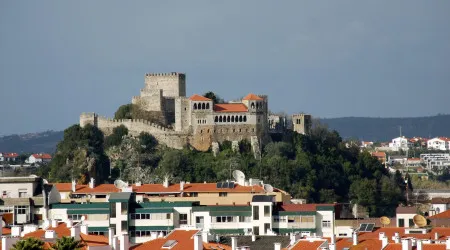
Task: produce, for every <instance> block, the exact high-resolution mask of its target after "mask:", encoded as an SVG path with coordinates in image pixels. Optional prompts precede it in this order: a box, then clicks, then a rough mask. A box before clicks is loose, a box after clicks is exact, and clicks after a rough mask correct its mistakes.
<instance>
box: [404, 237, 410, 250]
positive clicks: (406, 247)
mask: <svg viewBox="0 0 450 250" xmlns="http://www.w3.org/2000/svg"><path fill="white" fill-rule="evenodd" d="M411 249H412V246H411V241H410V240H409V239H402V250H411Z"/></svg>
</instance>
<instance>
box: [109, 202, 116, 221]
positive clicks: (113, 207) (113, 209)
mask: <svg viewBox="0 0 450 250" xmlns="http://www.w3.org/2000/svg"><path fill="white" fill-rule="evenodd" d="M109 211H111V212H110V214H109V217H110V218H116V203H110V210H109Z"/></svg>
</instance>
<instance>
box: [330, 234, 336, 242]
mask: <svg viewBox="0 0 450 250" xmlns="http://www.w3.org/2000/svg"><path fill="white" fill-rule="evenodd" d="M331 243H333V244H336V235H335V234H332V235H331Z"/></svg>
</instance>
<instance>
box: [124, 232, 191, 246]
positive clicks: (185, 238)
mask: <svg viewBox="0 0 450 250" xmlns="http://www.w3.org/2000/svg"><path fill="white" fill-rule="evenodd" d="M198 232H199V230H183V229H178V230H174V231H172V232H171V233H170V234H168V235H167V236H166V237H164V238H159V239H155V240H150V241H147V242H145V243H142V244H139V245H136V246H134V247H131V248H130V249H134V250H141V249H142V250H143V249H155V250H159V249H167V248H162V247H163V245H164V243H166V242H167V241H169V240H176V241H177V243H176V245H174V246H173V247H172V248H170V249H171V250H194V235H195V234H197V233H198Z"/></svg>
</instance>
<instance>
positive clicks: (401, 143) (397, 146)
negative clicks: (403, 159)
mask: <svg viewBox="0 0 450 250" xmlns="http://www.w3.org/2000/svg"><path fill="white" fill-rule="evenodd" d="M410 146H411V143H410V142H409V141H408V138H406V137H404V136H401V137H397V138H394V139H392V142H390V143H389V148H390V149H391V150H392V151H399V150H408V148H409V147H410Z"/></svg>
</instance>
